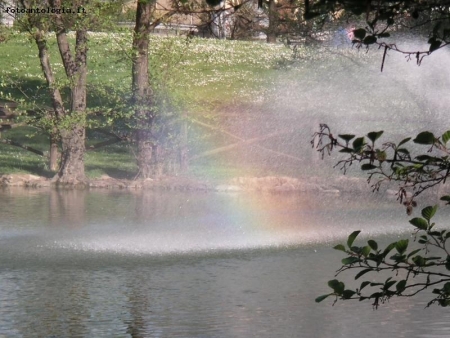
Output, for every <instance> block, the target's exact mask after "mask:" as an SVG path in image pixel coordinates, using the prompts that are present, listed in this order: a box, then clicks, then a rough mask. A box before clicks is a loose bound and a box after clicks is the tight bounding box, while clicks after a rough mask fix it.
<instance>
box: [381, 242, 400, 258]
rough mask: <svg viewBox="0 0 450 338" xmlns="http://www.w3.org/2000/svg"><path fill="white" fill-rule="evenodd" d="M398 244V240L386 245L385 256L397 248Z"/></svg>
mask: <svg viewBox="0 0 450 338" xmlns="http://www.w3.org/2000/svg"><path fill="white" fill-rule="evenodd" d="M396 244H397V242H394V243H391V244H389V245H388V246H387V247H386V249H384V251H383V257H386V255H387V254H388V253H389V252H391V251H392V249H394V248H395V246H396Z"/></svg>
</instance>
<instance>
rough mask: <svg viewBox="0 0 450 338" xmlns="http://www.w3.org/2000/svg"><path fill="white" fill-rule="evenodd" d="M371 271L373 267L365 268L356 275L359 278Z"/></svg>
mask: <svg viewBox="0 0 450 338" xmlns="http://www.w3.org/2000/svg"><path fill="white" fill-rule="evenodd" d="M370 271H372V269H364V270H362V271H360V272H358V273H357V274H356V276H355V279H358V278H359V277H361V276H363V275H365V274H366V273H368V272H370Z"/></svg>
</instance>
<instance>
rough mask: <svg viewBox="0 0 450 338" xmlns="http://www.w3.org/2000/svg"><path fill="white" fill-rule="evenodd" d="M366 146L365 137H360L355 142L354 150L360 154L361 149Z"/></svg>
mask: <svg viewBox="0 0 450 338" xmlns="http://www.w3.org/2000/svg"><path fill="white" fill-rule="evenodd" d="M364 144H365V141H364V137H358V138H357V139H355V140H354V141H353V149H354V150H355V152H359V151H360V150H361V148H362V147H363V146H364Z"/></svg>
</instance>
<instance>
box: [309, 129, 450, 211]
mask: <svg viewBox="0 0 450 338" xmlns="http://www.w3.org/2000/svg"><path fill="white" fill-rule="evenodd" d="M382 135H383V131H376V132H375V131H374V132H370V133H368V134H367V138H368V139H369V140H370V141H371V142H370V143H367V142H365V137H364V136H362V137H356V138H355V139H354V141H353V143H352V145H351V146H350V145H349V140H352V139H353V137H355V136H354V135H347V134H343V135H339V136H338V138H335V137H334V136H333V134H332V133H331V132H330V129H329V127H328V126H327V125H326V124H322V125H320V130H319V132H317V133H315V134H314V137H313V140H312V142H311V143H312V144H313V146H315V147H316V148H317V150H318V151H319V152H321V153H322V154H325V152H330V151H331V150H333V149H339V152H341V153H344V154H346V156H347V157H346V158H344V159H342V160H340V161H339V162H338V163H337V165H336V166H340V167H341V169H342V170H343V171H344V173H345V172H346V171H347V169H348V167H349V166H351V165H352V164H353V163H355V162H357V163H361V170H363V171H367V172H368V173H369V178H368V181H369V182H373V184H372V188H373V190H374V191H378V190H379V189H380V186H381V185H382V184H383V183H384V182H391V181H395V182H398V183H399V184H400V187H399V191H398V198H399V200H400V202H402V203H404V205H405V206H406V207H407V211H408V214H410V213H411V211H412V207H414V204H415V202H414V199H415V198H416V197H417V196H418V195H420V194H421V193H422V192H423V191H425V190H427V189H429V188H431V187H433V186H436V185H438V184H441V183H444V182H445V180H446V179H447V177H448V176H449V173H450V158H449V156H448V154H449V153H450V148H448V147H447V143H448V140H449V139H450V131H446V132H445V133H443V134H442V135H441V136H440V137H436V136H435V135H434V134H433V133H432V132H429V131H424V132H421V133H419V134H418V135H417V136H416V137H415V138H414V139H413V142H414V143H415V144H417V145H419V146H427V148H426V153H421V154H418V155H416V156H413V154H412V153H413V152H412V150H411V149H408V148H406V147H405V145H406V144H407V143H408V142H409V141H410V140H411V139H412V138H411V137H408V138H405V139H403V140H401V141H400V142H399V143H395V142H381V141H380V139H381V137H382ZM343 136H344V137H343ZM350 137H351V138H350ZM341 139H342V140H344V141H345V143H344V142H342V141H341ZM408 192H411V195H412V196H411V197H410V198H409V197H408V198H407V193H408ZM434 212H435V210H434V211H433V210H429V213H430V214H431V216H432V215H433V214H434ZM424 217H425V216H424Z"/></svg>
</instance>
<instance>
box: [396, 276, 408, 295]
mask: <svg viewBox="0 0 450 338" xmlns="http://www.w3.org/2000/svg"><path fill="white" fill-rule="evenodd" d="M395 287H396V288H397V292H398V293H402V292H403V291H405V289H406V279H402V280H401V281H399V282H398V283H397V285H396V286H395Z"/></svg>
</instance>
